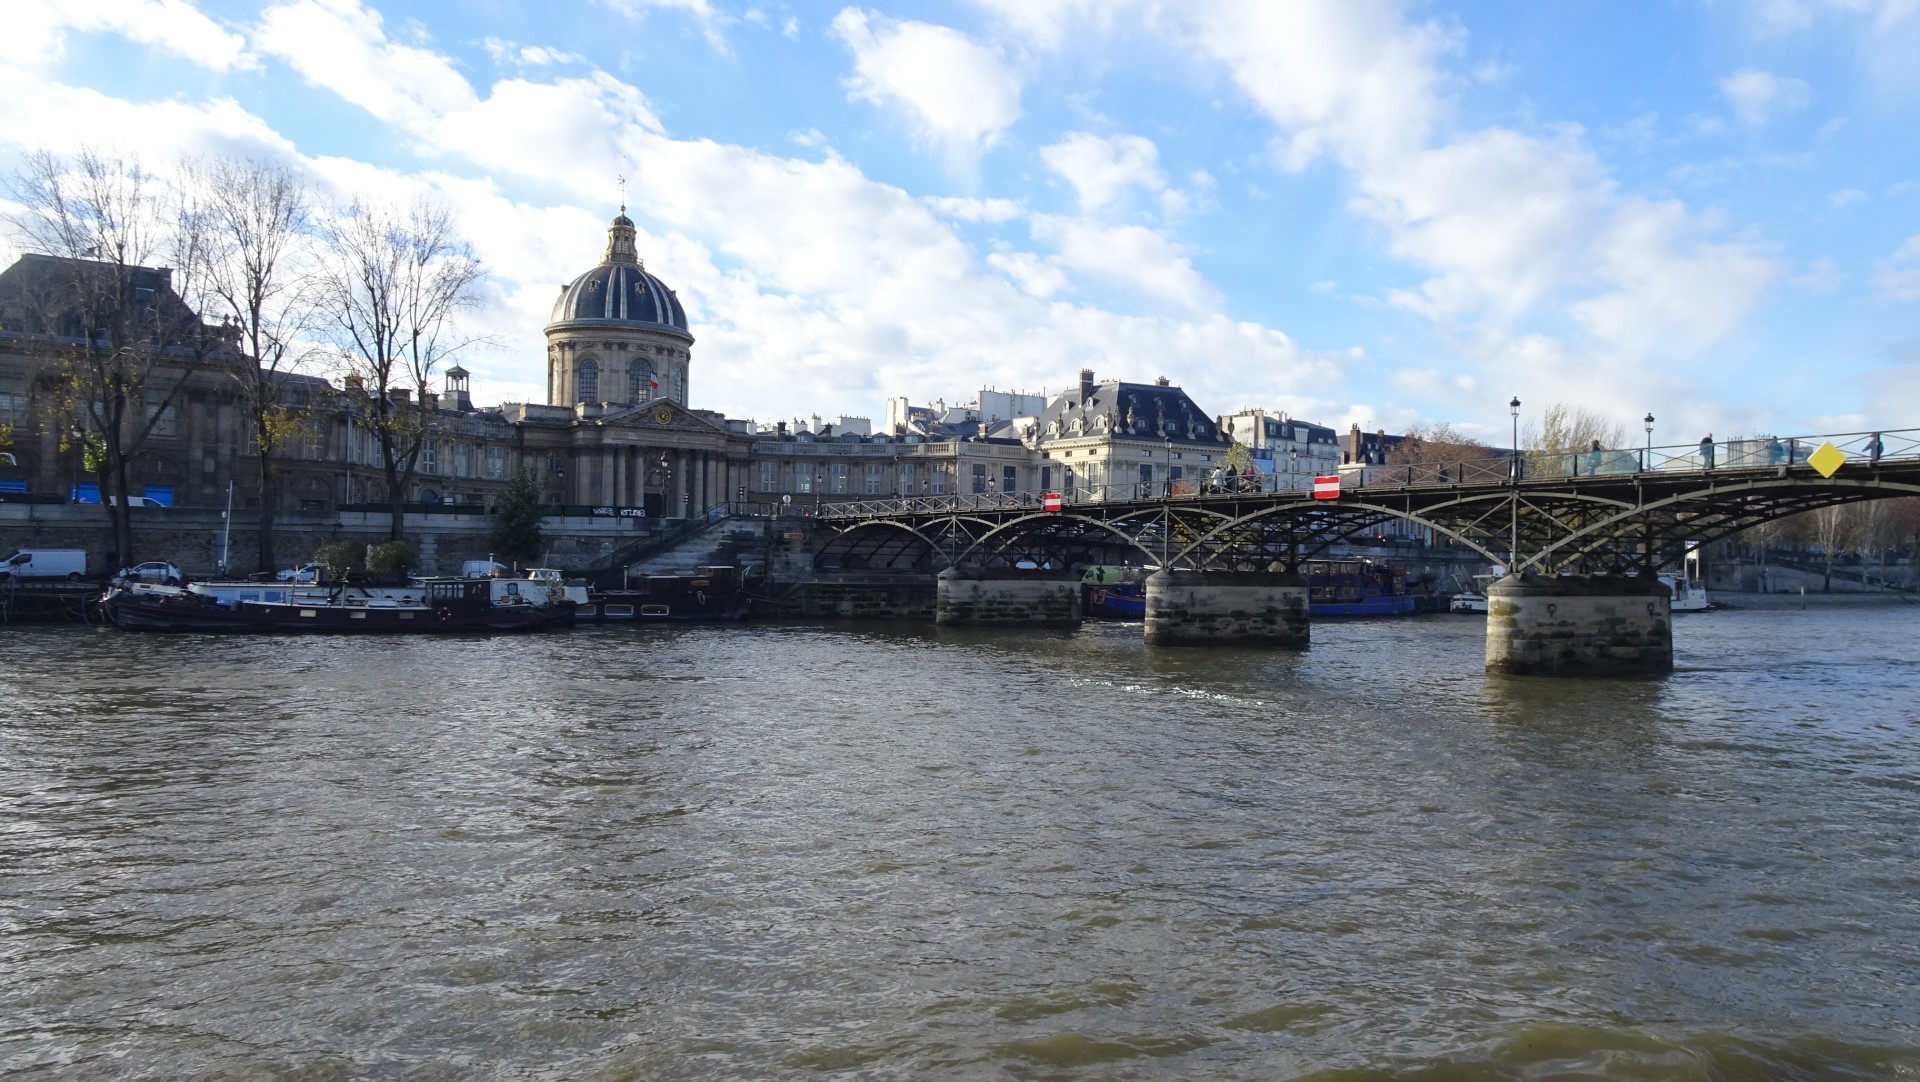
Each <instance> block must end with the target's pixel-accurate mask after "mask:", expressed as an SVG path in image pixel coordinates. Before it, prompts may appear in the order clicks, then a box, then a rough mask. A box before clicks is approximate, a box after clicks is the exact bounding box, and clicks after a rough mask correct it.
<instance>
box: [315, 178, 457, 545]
mask: <svg viewBox="0 0 1920 1082" xmlns="http://www.w3.org/2000/svg"><path fill="white" fill-rule="evenodd" d="M326 246H327V252H326V255H325V258H324V261H323V270H322V272H321V274H320V278H319V289H318V292H317V294H316V296H317V299H318V302H319V305H320V309H321V311H322V313H323V317H324V323H325V325H326V328H327V330H328V331H329V333H330V335H331V337H332V338H333V339H334V341H335V342H336V344H337V345H338V346H339V347H340V350H341V355H342V357H343V359H344V363H345V366H346V369H347V377H346V378H345V379H344V380H343V381H342V382H343V383H344V384H345V386H346V390H347V394H348V396H349V398H350V399H352V400H353V404H354V405H355V406H356V407H357V408H358V410H359V413H360V416H361V421H362V424H363V425H364V426H365V428H366V430H367V431H368V432H369V433H370V434H371V435H372V436H373V439H374V442H375V443H376V444H377V445H378V447H379V451H380V465H381V469H382V471H383V472H384V473H385V474H386V484H387V498H388V500H389V501H390V504H391V507H392V513H393V525H392V527H391V530H390V533H389V536H390V537H391V538H392V539H393V540H395V541H398V540H402V535H403V533H404V531H405V527H406V511H405V506H404V501H405V499H406V495H405V494H406V490H407V487H408V486H409V485H411V484H412V482H413V475H414V470H415V468H416V467H417V466H418V464H419V460H420V450H421V447H422V446H423V445H424V444H425V441H426V438H427V433H428V432H429V431H430V430H431V428H432V423H433V418H432V416H431V415H430V412H429V411H428V409H427V404H428V398H427V396H428V393H429V387H430V383H431V380H432V378H433V374H434V372H435V371H436V370H437V369H438V368H439V367H440V364H441V363H442V362H443V361H447V360H449V359H451V358H453V357H454V356H455V355H456V354H457V353H459V351H460V350H462V349H464V348H466V347H467V346H470V345H473V344H474V343H475V342H477V341H478V339H476V338H466V337H462V333H461V328H460V326H459V315H460V313H461V312H462V311H463V310H465V309H467V308H470V307H472V306H473V305H474V304H475V303H476V301H477V293H478V287H479V282H480V278H481V276H482V275H483V274H484V273H485V272H484V269H483V268H482V267H481V264H480V261H479V259H478V258H477V257H476V256H475V255H474V254H473V249H472V247H471V246H470V245H468V244H467V243H466V242H465V241H463V240H461V239H460V237H459V235H458V232H457V230H456V229H455V228H454V224H453V216H452V213H451V212H450V211H449V210H448V209H447V207H446V206H445V204H443V203H439V202H435V201H431V200H426V199H422V200H418V201H416V202H414V203H413V204H412V205H411V206H409V207H407V208H405V209H397V208H394V207H390V206H385V205H380V204H371V203H366V202H358V201H356V202H355V203H354V204H353V205H352V206H351V207H349V208H347V209H346V210H345V211H343V212H342V213H341V214H339V215H338V216H337V217H336V219H335V220H334V221H333V223H332V225H331V227H330V228H329V229H328V230H327V232H326Z"/></svg>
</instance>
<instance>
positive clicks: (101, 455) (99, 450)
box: [80, 432, 107, 473]
mask: <svg viewBox="0 0 1920 1082" xmlns="http://www.w3.org/2000/svg"><path fill="white" fill-rule="evenodd" d="M80 460H81V464H82V465H83V466H85V467H86V471H87V472H88V473H98V472H100V470H101V469H103V468H105V466H106V464H107V441H106V438H105V437H104V436H102V435H100V433H98V432H88V433H87V434H85V435H83V436H81V437H80Z"/></svg>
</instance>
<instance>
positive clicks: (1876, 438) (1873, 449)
mask: <svg viewBox="0 0 1920 1082" xmlns="http://www.w3.org/2000/svg"><path fill="white" fill-rule="evenodd" d="M1884 450H1886V446H1885V445H1884V444H1882V443H1881V442H1880V433H1878V432H1875V433H1874V434H1873V435H1871V436H1868V437H1867V462H1868V463H1869V464H1870V465H1875V466H1877V465H1879V464H1880V453H1881V452H1882V451H1884Z"/></svg>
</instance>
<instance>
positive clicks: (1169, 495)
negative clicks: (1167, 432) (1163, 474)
mask: <svg viewBox="0 0 1920 1082" xmlns="http://www.w3.org/2000/svg"><path fill="white" fill-rule="evenodd" d="M1167 499H1169V500H1171V499H1173V440H1172V439H1171V438H1169V439H1168V440H1167Z"/></svg>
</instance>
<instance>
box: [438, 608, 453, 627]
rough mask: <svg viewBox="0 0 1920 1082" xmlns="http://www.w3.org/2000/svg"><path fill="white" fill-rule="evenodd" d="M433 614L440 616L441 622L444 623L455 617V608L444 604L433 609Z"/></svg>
mask: <svg viewBox="0 0 1920 1082" xmlns="http://www.w3.org/2000/svg"><path fill="white" fill-rule="evenodd" d="M433 614H434V615H435V616H438V617H439V618H440V622H441V623H443V624H444V623H447V622H449V621H451V620H452V619H453V609H452V608H450V607H449V606H446V605H442V606H440V607H439V608H437V609H435V610H433Z"/></svg>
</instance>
